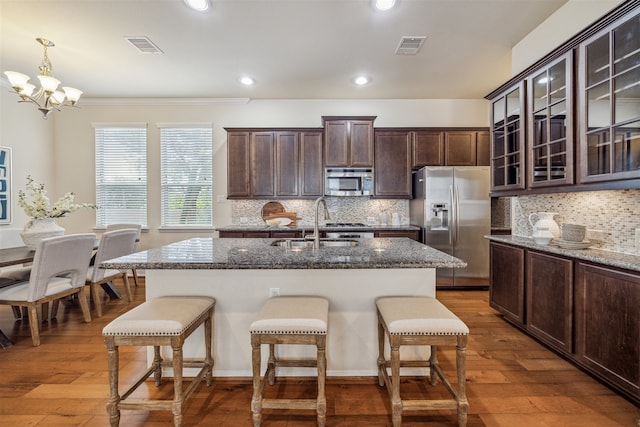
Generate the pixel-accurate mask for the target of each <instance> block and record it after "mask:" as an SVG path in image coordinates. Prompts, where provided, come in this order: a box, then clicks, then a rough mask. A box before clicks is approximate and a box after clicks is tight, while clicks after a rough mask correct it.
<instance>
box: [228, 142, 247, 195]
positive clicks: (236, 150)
mask: <svg viewBox="0 0 640 427" xmlns="http://www.w3.org/2000/svg"><path fill="white" fill-rule="evenodd" d="M249 151H250V150H249V132H229V133H228V134H227V196H228V197H230V198H233V197H248V196H249Z"/></svg>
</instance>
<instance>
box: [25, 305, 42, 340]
mask: <svg viewBox="0 0 640 427" xmlns="http://www.w3.org/2000/svg"><path fill="white" fill-rule="evenodd" d="M28 310H29V327H30V328H31V340H32V341H33V346H34V347H38V346H39V345H40V325H39V324H38V323H39V322H38V310H37V307H36V305H35V304H32V305H29V307H28Z"/></svg>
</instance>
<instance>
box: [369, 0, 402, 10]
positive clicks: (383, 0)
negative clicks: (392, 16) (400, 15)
mask: <svg viewBox="0 0 640 427" xmlns="http://www.w3.org/2000/svg"><path fill="white" fill-rule="evenodd" d="M395 4H396V0H373V5H374V6H375V8H376V9H378V10H389V9H391V8H393V6H394V5H395Z"/></svg>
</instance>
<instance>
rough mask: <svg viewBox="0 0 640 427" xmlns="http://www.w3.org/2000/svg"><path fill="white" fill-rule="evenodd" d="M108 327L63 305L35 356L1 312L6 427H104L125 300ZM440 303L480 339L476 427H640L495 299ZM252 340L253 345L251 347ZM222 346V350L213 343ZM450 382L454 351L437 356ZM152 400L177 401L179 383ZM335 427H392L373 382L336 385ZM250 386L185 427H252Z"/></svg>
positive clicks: (193, 410)
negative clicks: (113, 334)
mask: <svg viewBox="0 0 640 427" xmlns="http://www.w3.org/2000/svg"><path fill="white" fill-rule="evenodd" d="M116 285H117V287H118V288H119V289H122V285H121V284H120V283H117V284H116ZM104 298H105V299H104V303H105V304H104V316H103V317H102V318H100V319H94V320H93V321H92V322H91V323H84V322H83V321H82V315H81V312H80V308H79V306H78V304H77V303H76V302H69V303H66V304H61V306H60V310H59V314H58V319H57V321H52V322H48V323H44V324H43V325H42V332H41V336H42V345H41V346H40V347H32V346H31V337H30V334H29V326H28V322H26V321H20V320H18V321H16V320H15V319H14V318H13V314H12V312H11V309H10V307H7V306H2V307H0V329H2V330H3V331H4V332H5V334H7V336H8V337H9V338H10V339H11V340H12V341H13V343H14V345H13V347H11V348H9V349H6V350H0V416H1V418H0V419H1V420H2V421H0V423H1V424H2V425H6V426H38V427H40V426H92V427H93V426H107V425H109V423H108V418H107V415H106V410H105V404H106V402H107V398H108V394H109V388H108V376H107V362H106V350H105V348H104V345H103V340H102V333H101V331H102V327H103V326H104V325H105V324H106V323H107V322H109V321H110V320H112V319H113V318H115V317H116V316H118V315H120V314H122V313H124V312H126V311H127V310H129V309H130V308H132V306H133V304H134V303H132V304H127V302H126V300H117V301H107V297H106V296H105V297H104ZM134 298H135V303H140V302H142V300H143V298H144V282H143V283H142V285H141V286H138V287H137V288H134ZM438 298H439V299H440V300H441V301H442V302H443V303H444V304H445V305H447V306H448V307H449V308H450V309H451V310H452V311H453V312H455V313H456V314H457V315H458V316H459V317H460V318H461V319H462V320H464V321H465V322H466V323H467V325H468V326H469V328H470V330H471V334H470V337H469V347H468V355H467V380H468V385H467V395H468V398H469V404H470V409H469V422H468V424H467V425H468V426H469V427H478V426H487V427H493V426H501V427H502V426H503V427H514V426H516V427H528V426H532V427H533V426H535V427H547V426H548V427H552V426H553V427H558V426H581V427H588V426H594V427H595V426H598V427H606V426H626V427H638V426H640V421H639V420H640V410H639V408H637V407H636V406H634V405H633V404H631V403H630V402H628V401H627V400H625V399H624V398H622V397H620V396H618V395H616V394H615V393H614V392H612V391H611V390H609V389H608V388H607V387H605V386H604V385H602V384H600V383H598V382H597V381H596V380H594V379H592V378H591V377H590V376H588V375H587V374H585V373H583V372H582V371H580V370H578V369H577V368H575V367H573V366H572V365H571V364H569V363H568V362H566V361H564V360H563V359H562V358H560V357H558V356H556V355H555V354H554V353H553V352H551V351H549V350H547V349H546V348H545V347H544V346H542V345H541V344H539V343H537V342H536V341H535V340H533V339H531V338H529V337H527V336H525V335H523V334H522V333H520V332H519V331H518V330H516V329H515V328H513V327H512V326H510V325H509V324H508V323H506V322H505V321H503V320H502V319H501V318H500V317H499V316H498V315H497V314H496V312H495V311H494V310H493V309H491V308H490V307H489V304H488V292H486V291H466V292H464V291H439V292H438ZM246 339H247V340H248V339H249V337H248V336H247V337H246ZM214 345H221V344H220V343H215V342H214ZM439 358H440V361H441V364H442V366H443V368H444V369H445V372H450V373H451V374H450V375H449V378H450V379H451V380H453V379H454V378H455V375H453V371H452V368H453V363H454V362H455V356H454V352H453V351H450V350H444V351H442V352H441V353H440V355H439ZM120 359H121V381H123V382H126V381H130V380H133V379H134V377H135V376H136V375H138V373H139V372H141V371H142V370H143V368H144V367H145V366H146V352H145V350H143V349H133V348H127V347H124V348H123V349H121V352H120ZM329 363H330V362H329ZM166 385H167V386H166V387H165V386H164V385H163V387H161V388H160V390H156V388H155V386H153V383H149V386H148V391H146V390H144V387H143V391H142V393H149V394H152V395H162V396H170V395H171V391H172V390H171V383H168V384H166ZM402 387H403V388H402V392H403V396H407V397H410V396H411V395H413V394H414V393H416V392H417V391H421V392H425V393H428V394H429V395H430V396H434V397H435V398H438V396H445V394H444V393H446V391H445V390H444V388H443V386H442V385H441V384H438V386H436V387H435V388H433V387H431V386H430V385H428V384H426V383H424V382H422V381H418V380H416V379H407V380H405V381H403V383H402ZM314 388H315V382H312V381H309V380H304V379H287V380H286V381H285V382H282V383H278V384H276V385H275V386H273V387H267V393H268V394H271V395H276V394H280V393H282V392H283V391H285V390H286V393H287V394H288V395H289V396H291V393H293V394H294V395H296V394H299V395H301V396H302V395H304V394H313V392H314ZM327 399H328V410H327V415H328V416H327V425H328V426H349V427H350V426H354V427H357V426H363V427H364V426H367V427H375V426H390V425H391V417H390V406H389V402H388V395H387V392H386V390H385V389H384V388H382V387H379V386H378V385H377V379H376V378H353V379H342V378H329V379H328V384H327ZM250 400H251V382H250V380H249V379H248V378H247V379H244V378H243V379H214V383H213V385H212V386H211V387H210V388H207V387H206V385H204V384H203V385H201V386H200V387H199V389H198V390H197V391H196V392H195V393H194V395H193V396H192V398H191V400H190V401H189V402H188V404H187V406H186V415H185V425H187V426H232V427H235V426H250V425H251V413H250ZM264 414H265V416H264V422H263V426H265V427H271V426H286V427H295V426H309V425H315V415H314V414H313V413H311V412H308V413H303V414H295V413H291V412H285V413H283V412H270V411H266V410H265V411H264ZM171 424H172V416H171V414H170V413H168V412H161V411H158V412H144V411H123V412H122V419H121V425H122V426H127V427H129V426H166V425H171ZM403 425H404V426H408V427H410V426H434V427H435V426H454V425H456V423H455V414H453V413H451V412H448V411H443V412H442V413H433V412H431V413H425V414H424V415H423V414H422V413H413V414H411V415H405V416H404V417H403Z"/></svg>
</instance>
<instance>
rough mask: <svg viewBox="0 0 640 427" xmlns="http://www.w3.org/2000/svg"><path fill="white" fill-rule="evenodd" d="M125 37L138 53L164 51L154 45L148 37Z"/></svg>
mask: <svg viewBox="0 0 640 427" xmlns="http://www.w3.org/2000/svg"><path fill="white" fill-rule="evenodd" d="M125 39H126V40H127V41H128V42H129V43H131V45H133V47H135V48H136V49H138V50H139V51H140V53H164V52H163V51H161V50H160V48H159V47H158V46H156V45H155V44H154V43H153V42H152V41H151V40H149V38H148V37H144V36H140V37H125Z"/></svg>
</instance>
